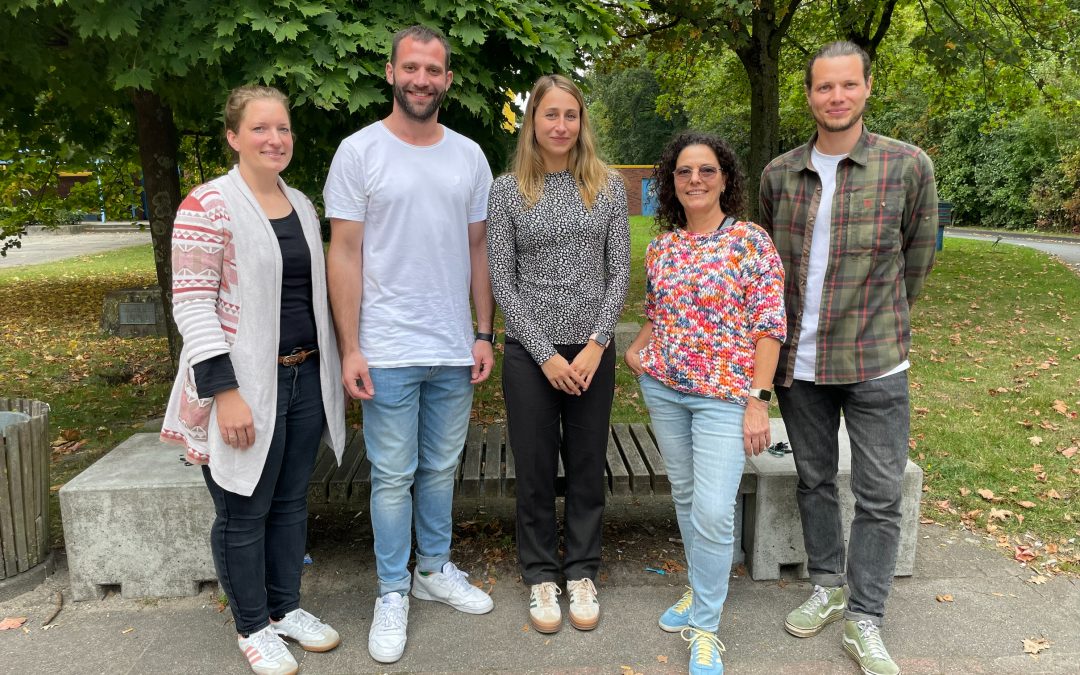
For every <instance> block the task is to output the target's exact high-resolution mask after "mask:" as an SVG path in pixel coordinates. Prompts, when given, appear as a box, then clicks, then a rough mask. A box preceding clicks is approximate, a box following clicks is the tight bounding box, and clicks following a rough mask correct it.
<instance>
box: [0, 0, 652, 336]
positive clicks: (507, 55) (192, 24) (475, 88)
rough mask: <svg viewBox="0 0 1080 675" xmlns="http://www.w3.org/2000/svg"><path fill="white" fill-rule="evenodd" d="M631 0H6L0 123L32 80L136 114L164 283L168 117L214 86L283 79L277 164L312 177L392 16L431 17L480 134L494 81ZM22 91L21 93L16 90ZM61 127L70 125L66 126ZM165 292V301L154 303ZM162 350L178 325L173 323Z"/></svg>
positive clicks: (590, 33) (455, 99) (201, 116)
mask: <svg viewBox="0 0 1080 675" xmlns="http://www.w3.org/2000/svg"><path fill="white" fill-rule="evenodd" d="M615 11H619V12H620V14H621V15H622V16H623V17H627V16H628V17H630V18H631V19H633V17H634V16H635V15H636V12H637V5H636V4H635V3H634V2H632V0H615V1H614V2H610V3H604V4H600V3H594V2H584V3H581V2H566V1H564V0H557V1H554V2H548V1H542V0H513V1H511V0H485V1H484V2H479V1H476V0H466V1H464V2H462V1H454V2H451V1H450V0H421V1H420V2H418V3H401V2H374V3H354V2H349V1H347V0H237V2H230V3H225V2H215V1H214V0H111V1H110V2H100V1H99V0H16V1H15V2H13V3H8V5H7V7H6V9H5V10H3V11H0V41H3V42H4V43H5V44H8V45H12V44H19V45H20V48H19V49H18V50H9V49H7V50H4V52H3V53H2V54H0V84H3V85H5V86H4V87H3V90H2V91H3V93H0V127H3V128H5V129H6V128H7V127H8V125H9V124H10V123H11V120H15V121H16V123H18V121H20V120H22V119H23V118H24V117H25V116H26V113H27V104H26V100H27V99H29V100H31V101H32V100H34V99H35V98H36V96H37V95H38V92H41V91H49V92H56V93H58V95H62V96H63V98H64V99H65V100H66V101H67V103H68V108H67V109H66V110H65V111H63V115H62V116H66V117H68V118H70V119H71V120H72V122H73V124H74V123H75V122H78V124H81V125H83V127H82V128H83V129H84V131H86V132H87V133H88V134H91V135H92V134H93V133H94V131H95V124H93V123H92V122H90V121H89V118H91V117H92V116H93V114H92V113H93V108H94V107H95V103H100V102H102V101H106V102H112V103H115V104H117V105H118V106H123V107H124V108H125V109H127V110H128V111H130V114H131V119H132V121H133V123H134V128H135V129H136V130H137V137H138V145H139V155H140V163H141V165H142V168H143V172H144V177H145V185H146V191H147V197H148V202H149V211H150V212H149V214H148V215H149V219H150V226H151V233H152V235H153V240H154V249H155V258H156V260H157V266H158V281H159V284H160V285H161V287H162V289H163V293H166V294H167V293H168V291H167V289H168V288H169V286H170V285H171V282H170V274H169V269H168V264H169V256H168V252H169V251H168V249H169V237H170V233H171V227H172V218H173V215H174V214H175V211H176V207H177V206H178V205H179V201H180V186H179V180H178V170H177V167H178V163H179V145H180V140H179V139H180V138H181V134H180V131H179V129H183V128H185V127H187V128H190V129H193V130H196V131H199V132H209V133H214V132H216V130H217V129H219V128H220V117H219V113H218V112H217V110H218V108H219V106H220V105H221V102H222V101H223V100H224V97H225V93H226V92H227V91H228V90H229V89H230V88H232V87H233V86H236V85H238V84H243V83H247V82H263V83H268V84H274V85H276V86H279V87H280V88H282V89H283V90H284V91H285V92H286V93H287V94H288V95H289V96H290V97H291V99H292V100H293V101H294V102H295V103H296V109H295V113H294V118H295V122H296V123H297V124H296V126H297V128H298V129H299V130H300V131H301V133H302V134H304V133H306V134H307V135H306V136H301V137H302V138H305V139H306V142H305V143H302V144H301V147H300V148H298V151H297V153H296V160H295V161H296V164H297V167H296V171H295V172H292V171H291V172H290V179H294V178H297V179H299V180H294V182H296V183H298V186H300V187H302V188H305V189H306V190H308V191H309V192H312V191H314V188H315V187H316V186H318V185H319V184H321V181H322V178H323V176H325V167H326V166H327V165H328V163H329V161H330V154H329V149H330V148H331V147H332V145H333V144H335V143H336V142H337V141H338V140H340V138H341V136H342V135H343V131H344V130H353V129H355V128H356V127H358V126H360V125H361V124H364V123H366V122H370V121H372V120H373V119H376V118H378V117H380V116H382V115H384V114H385V113H386V112H387V106H386V103H387V102H388V101H389V97H388V95H387V87H386V86H385V84H384V82H383V77H384V75H383V66H384V64H385V62H386V60H387V55H388V54H389V47H390V38H391V35H392V33H393V31H394V30H396V29H397V28H400V27H404V26H407V25H410V24H414V23H423V24H427V25H431V26H436V27H439V28H442V29H443V30H444V32H445V33H446V34H447V35H448V37H449V39H450V42H451V44H452V47H453V50H454V57H453V61H452V63H451V67H452V69H453V70H454V72H455V82H454V87H452V88H451V90H450V94H449V104H448V110H447V114H446V116H445V117H444V120H445V121H447V122H449V123H450V124H453V125H455V126H456V127H457V128H458V129H459V130H461V131H463V132H465V133H467V134H469V135H472V136H474V137H477V138H478V140H479V141H481V142H482V144H483V145H484V146H485V148H487V149H489V150H493V149H497V148H501V147H504V146H505V143H503V142H500V141H499V139H498V137H499V134H500V133H502V132H500V131H499V129H500V122H501V111H502V105H503V102H504V101H505V100H506V95H507V91H508V90H509V91H523V90H524V89H525V88H526V87H528V86H529V85H530V84H531V83H532V82H533V80H535V79H536V77H538V76H539V75H541V74H543V73H548V72H572V71H573V70H575V69H577V68H580V67H582V66H583V63H584V56H585V55H586V54H588V53H596V52H598V51H599V50H601V49H603V48H604V47H605V46H606V45H607V44H608V43H609V42H611V41H612V40H613V39H615V38H616V37H617V36H616V35H615V33H614V31H613V29H612V28H611V27H610V25H611V23H612V22H613V21H614V14H613V12H615ZM20 101H21V102H20ZM72 128H74V127H72ZM168 306H169V303H166V307H168ZM173 338H174V339H173V340H171V342H172V345H173V354H174V356H175V355H177V354H178V347H179V341H178V340H176V339H175V331H173Z"/></svg>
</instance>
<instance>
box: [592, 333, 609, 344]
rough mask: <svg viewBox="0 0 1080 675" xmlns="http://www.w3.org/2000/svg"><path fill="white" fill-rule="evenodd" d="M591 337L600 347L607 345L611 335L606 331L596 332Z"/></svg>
mask: <svg viewBox="0 0 1080 675" xmlns="http://www.w3.org/2000/svg"><path fill="white" fill-rule="evenodd" d="M591 339H592V341H593V342H595V343H596V344H598V345H600V346H601V347H607V346H608V343H609V342H611V336H609V335H608V334H606V333H596V334H595V335H593V336H592V338H591Z"/></svg>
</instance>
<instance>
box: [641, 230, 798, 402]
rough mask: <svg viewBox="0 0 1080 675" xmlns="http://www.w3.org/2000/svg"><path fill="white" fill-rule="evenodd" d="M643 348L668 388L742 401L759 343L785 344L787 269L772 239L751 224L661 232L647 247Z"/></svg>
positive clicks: (645, 360)
mask: <svg viewBox="0 0 1080 675" xmlns="http://www.w3.org/2000/svg"><path fill="white" fill-rule="evenodd" d="M645 273H646V278H647V281H646V291H645V316H646V318H648V319H649V320H650V321H652V322H653V331H652V338H651V339H650V340H649V343H648V344H647V345H646V346H645V348H644V349H643V350H642V351H641V365H642V367H643V368H644V369H645V371H646V372H647V373H649V375H651V376H652V377H654V378H656V379H657V380H658V381H660V382H661V383H662V384H665V385H667V386H669V387H671V388H672V389H676V390H678V391H683V392H687V393H691V394H697V395H699V396H708V397H710V398H719V399H723V400H726V401H731V402H733V403H738V404H740V405H745V404H746V395H747V389H748V388H749V386H750V380H751V379H752V378H753V375H754V351H755V348H756V344H757V341H758V340H760V339H761V338H764V337H771V338H775V339H777V340H779V341H780V342H783V341H784V338H785V336H786V333H787V321H786V318H785V316H784V268H783V266H782V265H781V262H780V257H779V256H778V255H777V253H776V248H775V247H774V246H773V243H772V240H770V239H769V235H768V234H766V233H765V231H764V230H763V229H761V228H760V227H758V226H757V225H755V224H754V223H751V222H743V221H734V220H731V219H728V220H727V221H726V222H725V224H724V225H722V226H721V227H720V228H719V229H718V230H716V231H714V232H710V233H707V234H694V233H692V232H687V231H686V230H685V229H677V230H674V231H671V232H664V233H663V234H661V235H659V236H658V237H656V238H655V239H653V241H652V242H651V243H650V244H649V247H648V249H647V250H646V252H645Z"/></svg>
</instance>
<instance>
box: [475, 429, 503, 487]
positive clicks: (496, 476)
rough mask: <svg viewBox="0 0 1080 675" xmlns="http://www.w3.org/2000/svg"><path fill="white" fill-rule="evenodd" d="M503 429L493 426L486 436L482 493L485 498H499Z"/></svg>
mask: <svg viewBox="0 0 1080 675" xmlns="http://www.w3.org/2000/svg"><path fill="white" fill-rule="evenodd" d="M502 446H503V428H502V425H501V424H492V425H491V426H489V427H488V428H487V433H485V434H484V467H483V468H484V480H483V482H482V483H481V484H480V493H481V494H483V495H484V496H485V497H498V496H499V493H500V492H501V483H502Z"/></svg>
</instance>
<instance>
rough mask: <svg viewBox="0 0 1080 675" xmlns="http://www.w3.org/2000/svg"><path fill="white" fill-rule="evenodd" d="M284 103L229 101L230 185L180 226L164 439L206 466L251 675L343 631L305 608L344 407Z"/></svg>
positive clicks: (313, 232)
mask: <svg viewBox="0 0 1080 675" xmlns="http://www.w3.org/2000/svg"><path fill="white" fill-rule="evenodd" d="M287 103H288V102H287V100H286V98H285V96H284V95H283V94H282V93H281V92H280V91H278V90H276V89H272V88H269V87H259V86H248V87H240V88H238V89H235V90H233V92H232V93H231V94H230V96H229V100H228V102H227V103H226V105H225V127H226V138H227V140H228V142H229V145H230V146H231V147H232V149H233V151H234V152H235V154H236V157H237V165H236V166H235V167H234V168H233V169H232V171H230V172H229V173H228V174H227V175H225V176H222V177H220V178H217V179H215V180H212V181H210V182H209V183H206V184H204V185H200V186H199V187H197V188H195V189H194V190H192V192H191V194H190V195H188V197H187V198H186V199H185V200H184V202H183V203H182V204H181V205H180V209H179V211H177V214H176V221H175V224H174V225H173V236H172V263H173V315H174V316H175V318H176V324H177V327H178V328H179V329H180V334H181V335H182V336H183V338H184V349H183V351H182V352H181V355H180V368H179V372H178V373H177V377H176V382H175V384H174V385H173V390H172V396H171V398H170V400H169V407H168V410H167V411H166V415H165V424H164V426H163V428H162V432H161V435H162V437H163V438H164V439H166V440H169V441H174V442H178V443H181V444H183V445H184V446H185V447H186V448H187V456H188V459H189V460H190V461H191V462H193V463H195V464H201V465H202V471H203V477H204V478H205V480H206V485H207V487H208V488H209V490H210V494H211V496H212V497H213V500H214V506H215V509H216V512H217V517H216V519H215V520H214V524H213V527H212V529H211V532H210V544H211V550H212V551H213V555H214V564H215V567H216V569H217V574H218V579H219V581H220V582H221V586H222V588H223V589H224V590H225V594H226V596H227V597H228V599H229V608H230V609H231V610H232V613H233V619H234V622H235V625H236V631H237V633H238V637H237V640H238V642H239V646H240V650H241V651H242V652H243V653H244V655H245V656H246V657H247V659H248V662H249V664H250V665H251V669H252V670H253V671H255V672H256V673H267V674H272V675H279V674H283V673H295V672H296V671H297V668H298V666H297V663H296V660H295V659H294V658H293V656H292V654H290V652H289V650H288V648H287V647H286V646H285V643H284V642H283V641H282V638H283V637H284V638H288V639H291V640H294V641H296V642H298V643H299V644H300V646H301V647H303V648H304V649H305V650H308V651H327V650H330V649H333V648H334V647H336V646H337V645H338V642H339V641H340V640H339V637H338V634H337V632H336V631H335V630H334V629H333V628H331V627H330V626H328V625H326V624H325V623H323V622H322V621H320V620H319V619H317V618H316V617H314V616H312V615H311V614H309V613H307V612H306V611H304V610H303V609H301V608H300V576H301V572H302V571H303V558H304V549H305V545H306V539H307V487H308V481H309V480H310V477H311V472H312V469H313V467H314V463H315V455H316V453H317V452H318V449H319V442H320V439H321V440H324V441H325V442H326V443H327V445H329V446H330V447H331V448H332V449H333V450H334V452H335V454H336V455H337V458H338V461H339V463H340V461H341V453H342V450H343V448H344V439H345V421H344V398H343V394H342V390H341V384H340V381H341V373H340V362H339V360H338V353H337V347H336V345H335V341H334V331H333V325H332V323H331V318H330V311H329V307H328V302H327V295H326V274H325V269H324V261H323V248H322V240H321V236H320V229H319V220H318V216H317V215H316V213H315V209H314V207H313V206H312V205H311V202H310V201H309V200H308V199H307V198H306V197H305V196H304V195H303V194H302V193H300V192H298V191H297V190H293V189H292V188H289V187H287V186H286V185H285V183H284V182H283V181H282V180H281V178H280V176H279V174H280V173H281V171H283V170H284V169H285V167H286V166H288V164H289V160H290V159H291V158H292V149H293V138H292V133H291V129H290V126H289V111H288V107H287Z"/></svg>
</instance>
